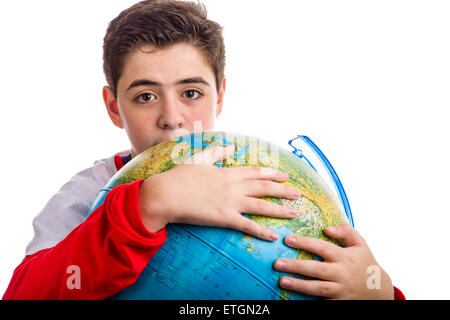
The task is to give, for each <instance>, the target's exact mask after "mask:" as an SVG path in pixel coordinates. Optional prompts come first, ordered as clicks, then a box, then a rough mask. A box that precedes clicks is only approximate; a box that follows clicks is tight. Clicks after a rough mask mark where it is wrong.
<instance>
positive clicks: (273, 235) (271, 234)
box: [269, 232, 278, 240]
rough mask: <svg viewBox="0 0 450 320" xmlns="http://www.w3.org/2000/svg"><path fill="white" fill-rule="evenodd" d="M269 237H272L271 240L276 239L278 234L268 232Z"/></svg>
mask: <svg viewBox="0 0 450 320" xmlns="http://www.w3.org/2000/svg"><path fill="white" fill-rule="evenodd" d="M269 238H270V239H272V240H277V239H278V234H277V233H276V232H270V234H269Z"/></svg>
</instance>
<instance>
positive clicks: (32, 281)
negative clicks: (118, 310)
mask: <svg viewBox="0 0 450 320" xmlns="http://www.w3.org/2000/svg"><path fill="white" fill-rule="evenodd" d="M143 181H144V180H143V179H141V180H138V181H135V182H133V183H130V184H124V185H120V186H118V187H116V188H114V189H113V190H111V191H110V192H109V193H108V195H107V196H106V198H105V201H104V203H103V204H102V205H100V206H99V207H98V208H97V209H96V210H95V211H94V212H92V213H91V215H90V216H89V217H88V218H87V219H86V220H85V221H84V222H83V223H82V224H80V225H79V226H78V227H76V228H75V229H74V230H72V232H71V233H70V234H69V235H67V237H66V238H64V240H62V241H61V242H59V243H58V244H57V245H56V246H54V247H52V248H49V249H45V250H41V251H39V252H36V253H35V254H33V255H30V256H27V257H26V258H25V259H24V260H23V261H22V263H21V264H20V265H19V266H18V267H17V268H16V269H15V270H14V274H13V276H12V279H11V282H10V283H9V286H8V289H7V290H6V292H5V294H4V295H3V299H33V300H37V299H52V300H54V299H105V298H108V297H110V296H112V295H114V294H115V293H117V292H119V291H121V290H122V289H124V288H126V287H128V286H130V285H131V284H133V283H134V282H135V281H136V279H137V278H138V276H139V275H140V273H141V272H142V270H143V269H144V268H145V266H146V265H147V264H148V262H149V261H150V259H151V258H152V257H153V255H154V254H155V253H156V252H157V251H158V250H159V248H161V246H162V245H163V244H164V241H165V240H166V236H167V231H166V229H165V228H163V229H161V230H160V231H159V232H157V233H151V232H149V231H148V230H147V229H146V228H145V226H144V224H143V223H142V220H141V216H140V212H139V201H138V200H139V198H138V195H139V187H140V184H141V183H142V182H143Z"/></svg>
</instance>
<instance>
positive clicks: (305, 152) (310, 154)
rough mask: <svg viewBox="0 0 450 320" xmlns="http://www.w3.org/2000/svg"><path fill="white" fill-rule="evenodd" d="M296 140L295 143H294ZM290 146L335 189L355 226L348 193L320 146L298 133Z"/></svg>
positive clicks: (346, 213)
mask: <svg viewBox="0 0 450 320" xmlns="http://www.w3.org/2000/svg"><path fill="white" fill-rule="evenodd" d="M294 142H295V145H294ZM288 144H289V146H291V147H292V148H293V149H294V150H293V151H292V153H293V154H294V155H296V156H297V157H299V158H300V159H302V160H304V161H305V162H306V163H307V164H308V165H309V166H310V167H311V168H312V169H314V171H316V172H317V173H318V174H319V175H320V176H321V177H322V178H323V179H324V180H325V181H326V182H327V183H328V184H329V185H330V187H332V189H333V190H334V192H335V194H336V197H337V198H338V199H339V202H340V203H341V205H342V208H343V210H344V211H345V215H346V216H347V219H348V221H349V222H350V224H351V226H352V227H355V224H354V222H353V216H352V210H351V209H350V204H349V202H348V198H347V195H346V193H345V190H344V187H343V186H342V183H341V180H340V179H339V177H338V175H337V173H336V171H335V170H334V168H333V166H332V165H331V163H330V161H328V159H327V157H325V155H324V154H323V152H322V151H320V149H319V147H317V145H316V144H315V143H314V142H313V141H312V140H311V139H310V138H308V137H307V136H302V135H298V136H297V137H295V138H294V139H291V140H289V142H288Z"/></svg>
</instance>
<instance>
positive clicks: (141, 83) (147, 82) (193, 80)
mask: <svg viewBox="0 0 450 320" xmlns="http://www.w3.org/2000/svg"><path fill="white" fill-rule="evenodd" d="M186 83H203V84H204V85H207V86H209V83H208V82H206V81H205V79H203V78H202V77H192V78H186V79H183V80H180V81H177V82H176V83H175V85H179V84H186ZM138 86H156V87H160V86H162V83H160V82H156V81H153V80H148V79H137V80H134V81H133V82H132V83H131V84H130V86H129V87H128V89H127V90H126V91H129V90H130V89H131V88H134V87H138Z"/></svg>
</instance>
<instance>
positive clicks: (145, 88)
mask: <svg viewBox="0 0 450 320" xmlns="http://www.w3.org/2000/svg"><path fill="white" fill-rule="evenodd" d="M151 49H152V47H151V46H143V47H141V50H142V51H145V52H146V53H144V52H142V51H141V50H136V51H134V52H131V53H130V54H129V55H128V56H127V57H126V59H125V62H124V69H123V72H122V75H121V77H120V79H119V82H118V84H117V100H115V99H114V96H113V93H112V91H111V88H110V87H108V86H105V87H104V88H103V99H104V101H105V105H106V108H107V111H108V114H109V116H110V118H111V120H112V122H113V123H114V124H115V125H116V126H117V127H119V128H124V129H125V130H126V132H127V134H128V138H129V140H130V143H131V151H132V156H133V157H134V156H136V155H138V154H139V153H141V152H143V151H145V150H146V149H148V148H150V147H151V146H153V145H155V144H158V143H160V142H162V141H165V140H169V139H173V138H175V137H176V136H178V135H183V134H187V133H192V132H194V125H195V131H196V132H200V131H207V130H211V129H212V128H213V127H214V121H215V119H216V117H218V116H219V114H220V113H221V111H222V105H223V95H224V93H225V78H224V79H223V82H222V86H221V88H220V91H219V93H217V90H216V85H215V77H214V73H213V71H212V68H211V67H210V65H209V64H208V63H207V62H206V59H205V58H204V56H203V54H202V53H201V52H200V51H199V50H198V49H197V48H195V47H193V46H191V45H189V44H186V43H180V44H175V45H172V46H169V47H167V48H166V49H162V50H155V51H151V53H149V51H150V50H151Z"/></svg>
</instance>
